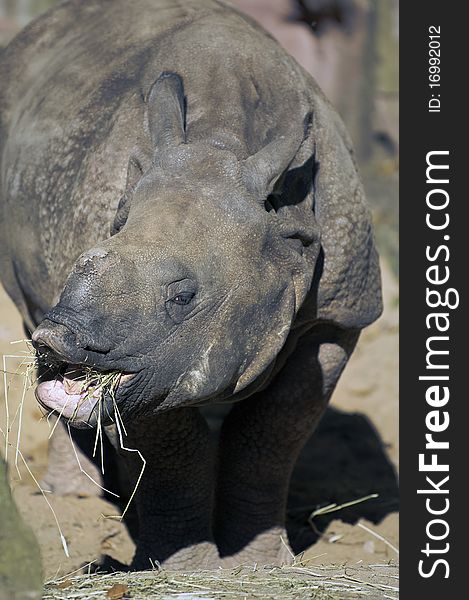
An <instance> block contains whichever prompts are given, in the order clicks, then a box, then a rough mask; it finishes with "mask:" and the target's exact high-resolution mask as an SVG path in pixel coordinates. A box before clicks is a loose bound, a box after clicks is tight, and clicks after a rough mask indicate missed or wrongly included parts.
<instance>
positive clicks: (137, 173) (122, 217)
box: [111, 154, 144, 235]
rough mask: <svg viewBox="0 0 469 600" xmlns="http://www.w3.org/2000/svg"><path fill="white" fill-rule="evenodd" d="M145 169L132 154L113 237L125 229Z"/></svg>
mask: <svg viewBox="0 0 469 600" xmlns="http://www.w3.org/2000/svg"><path fill="white" fill-rule="evenodd" d="M143 172H144V167H143V166H142V160H141V159H139V157H138V156H137V155H136V154H132V155H131V157H130V158H129V164H128V165H127V179H126V182H125V191H124V193H123V194H122V196H121V199H120V200H119V204H118V206H117V212H116V216H115V218H114V222H113V224H112V225H111V235H115V234H116V233H118V232H119V231H120V230H121V229H122V227H124V225H125V223H126V221H127V217H128V216H129V210H130V201H131V197H132V192H133V190H134V188H135V186H136V185H137V183H138V181H139V179H140V178H141V176H142V175H143Z"/></svg>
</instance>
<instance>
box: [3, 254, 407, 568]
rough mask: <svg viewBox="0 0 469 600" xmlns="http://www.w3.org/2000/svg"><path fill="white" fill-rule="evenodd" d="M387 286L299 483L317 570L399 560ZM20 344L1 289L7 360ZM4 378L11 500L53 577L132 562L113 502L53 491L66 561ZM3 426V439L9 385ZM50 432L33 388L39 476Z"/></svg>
mask: <svg viewBox="0 0 469 600" xmlns="http://www.w3.org/2000/svg"><path fill="white" fill-rule="evenodd" d="M383 280H384V281H383V283H384V291H385V312H384V315H383V317H382V318H381V319H380V320H379V321H378V322H377V323H375V324H373V325H372V326H371V327H370V328H368V329H367V330H366V331H365V332H364V333H363V335H362V337H361V339H360V342H359V345H358V347H357V349H356V351H355V354H354V355H353V357H352V359H351V361H350V363H349V365H348V367H347V369H346V371H345V373H344V375H343V377H342V379H341V381H340V384H339V386H338V388H337V390H336V393H335V395H334V397H333V401H332V405H331V409H330V410H329V411H328V413H327V414H326V416H325V417H324V419H323V421H322V423H321V425H320V427H319V429H318V431H317V432H316V434H315V435H314V436H313V437H312V439H311V441H310V442H309V443H308V444H307V446H306V448H305V451H304V452H303V454H302V456H301V458H300V460H299V463H298V465H297V468H296V470H295V473H294V476H293V481H292V486H291V493H290V499H289V507H288V513H289V537H290V541H291V543H292V546H293V548H294V550H295V552H296V553H298V554H301V553H303V560H304V561H307V564H310V565H319V564H325V565H330V564H341V565H343V564H347V565H357V564H381V563H387V562H389V561H396V560H397V558H398V555H397V552H396V548H397V547H398V516H397V509H398V505H397V502H398V501H397V498H398V492H397V479H396V469H397V460H398V383H397V372H398V371H397V366H398V317H397V308H398V288H397V284H396V282H395V280H394V278H393V276H392V275H391V273H390V270H389V269H388V268H387V267H386V265H385V264H383ZM23 337H24V334H23V331H22V326H21V320H20V318H19V316H18V313H17V311H16V309H15V307H14V306H13V304H12V303H11V302H10V300H9V299H8V297H7V296H6V294H5V293H4V292H3V290H1V289H0V353H1V354H3V355H5V356H7V357H8V356H9V355H17V356H20V357H21V355H22V354H21V353H22V351H23V349H24V345H22V344H21V343H17V344H12V343H11V342H14V341H16V340H20V339H22V338H23ZM5 360H6V366H7V370H8V371H9V372H15V371H16V370H19V371H20V372H24V370H25V368H24V367H20V366H19V365H20V363H21V361H22V359H21V358H9V357H8V358H6V359H5ZM6 379H7V386H8V407H9V415H10V416H9V419H10V427H11V431H10V433H9V439H10V442H11V445H12V447H10V448H9V451H8V455H9V456H8V459H9V460H8V462H9V465H10V477H11V481H12V487H13V490H14V497H15V499H16V502H17V504H18V506H19V508H20V511H21V512H22V514H23V516H24V518H25V520H26V521H27V522H28V523H29V524H30V525H31V526H32V528H33V530H34V531H35V533H36V535H37V537H38V539H39V543H40V546H41V550H42V556H43V562H44V569H45V573H46V577H48V578H51V577H57V576H61V575H63V574H66V573H69V572H71V571H74V570H75V569H78V568H79V567H81V566H82V565H83V564H85V563H89V562H91V561H95V563H94V564H97V563H99V561H100V560H101V557H102V556H103V555H109V556H112V557H114V558H116V559H118V560H119V561H121V562H124V563H128V562H129V561H130V560H131V557H132V552H133V543H132V541H131V540H130V537H129V535H128V534H127V531H126V529H125V527H124V525H123V524H121V523H120V522H119V521H116V520H115V519H109V518H106V516H110V515H115V514H116V508H115V507H114V506H113V505H111V504H109V503H108V502H105V501H104V500H103V499H101V498H95V497H86V498H78V497H73V496H67V497H58V496H52V495H50V494H49V495H47V498H48V500H49V502H50V504H51V505H52V506H53V508H54V511H55V514H56V516H57V520H58V522H59V523H60V527H61V528H62V530H63V533H64V536H65V539H66V540H67V544H68V548H69V552H70V558H67V557H66V556H65V554H64V551H63V548H62V544H61V541H60V536H59V532H58V527H57V524H56V522H55V519H54V516H53V514H52V511H51V510H50V508H49V507H48V505H47V503H46V500H45V498H44V497H43V495H41V493H40V492H39V490H38V488H37V486H36V485H35V484H34V481H33V480H32V478H31V476H30V475H29V474H28V472H27V469H26V467H25V466H24V464H23V463H22V461H21V457H20V456H18V457H15V450H14V446H15V445H16V440H17V425H18V422H19V417H20V415H19V414H17V409H18V406H19V403H20V399H21V397H22V388H23V383H24V377H23V376H21V375H18V376H11V375H7V378H6ZM15 414H16V418H15ZM214 418H215V419H216V415H215V417H214ZM13 420H14V423H13V425H12V424H11V422H12V421H13ZM0 427H1V428H2V431H3V432H5V430H6V414H5V400H4V390H3V386H2V393H1V396H0ZM49 432H50V429H49V426H48V424H47V422H46V421H45V420H44V419H43V418H42V419H41V413H40V411H39V409H38V407H37V405H36V402H35V399H34V394H33V392H32V390H28V391H27V393H26V396H25V400H24V403H23V414H22V427H21V437H20V448H21V451H22V453H23V455H24V457H25V459H26V461H27V463H28V466H29V468H30V469H31V471H32V473H33V474H34V476H35V477H36V478H40V477H41V475H42V474H43V473H44V469H45V465H46V461H47V443H48V436H49ZM0 439H2V440H3V436H2V435H1V434H0ZM2 446H4V444H2ZM4 450H5V448H4V447H3V449H2V451H3V453H4ZM15 458H17V461H16V462H17V465H18V469H16V467H15ZM20 476H21V478H20ZM370 494H378V497H377V498H373V499H369V500H367V501H365V502H362V503H360V504H357V505H355V506H353V507H350V508H343V509H341V510H339V511H336V512H332V513H330V514H327V515H324V516H315V517H314V518H313V519H310V520H309V521H308V517H309V516H310V515H311V513H312V512H313V511H315V510H317V509H318V508H320V507H324V506H328V505H330V504H332V503H337V504H339V505H340V504H343V503H346V502H350V501H353V500H356V499H359V498H362V497H365V496H368V495H370ZM382 538H384V541H383V539H382Z"/></svg>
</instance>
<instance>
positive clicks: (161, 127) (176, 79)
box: [148, 72, 186, 152]
mask: <svg viewBox="0 0 469 600" xmlns="http://www.w3.org/2000/svg"><path fill="white" fill-rule="evenodd" d="M185 112H186V111H185V98H184V87H183V84H182V79H181V77H180V76H179V75H178V74H177V73H171V72H164V73H162V74H161V75H160V76H159V77H158V79H157V80H156V81H155V83H154V84H153V85H152V87H151V89H150V93H149V95H148V127H149V130H150V137H151V141H152V146H153V150H154V152H156V151H158V150H159V149H161V148H165V147H168V146H177V145H178V144H182V143H184V142H185V139H186V132H185Z"/></svg>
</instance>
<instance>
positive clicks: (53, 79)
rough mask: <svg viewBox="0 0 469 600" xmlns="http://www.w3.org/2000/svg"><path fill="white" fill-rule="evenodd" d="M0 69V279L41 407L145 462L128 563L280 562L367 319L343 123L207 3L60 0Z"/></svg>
mask: <svg viewBox="0 0 469 600" xmlns="http://www.w3.org/2000/svg"><path fill="white" fill-rule="evenodd" d="M0 81H1V92H0V115H1V123H0V127H1V129H0V156H1V188H0V195H1V231H0V240H1V245H2V252H1V275H2V281H3V284H4V286H5V288H6V290H7V292H8V294H9V295H10V296H11V298H12V299H13V300H14V302H15V303H16V305H17V307H18V309H19V311H20V313H21V315H22V318H23V320H24V323H25V326H26V328H27V330H28V331H29V332H31V334H32V339H33V341H34V344H35V346H36V348H37V351H38V354H39V356H40V357H41V356H42V357H46V358H44V361H45V363H44V364H45V365H46V366H47V368H44V369H43V372H42V374H41V383H40V384H39V385H38V388H37V397H38V399H39V401H40V402H41V404H42V405H43V406H44V407H46V408H47V409H48V410H51V411H54V412H55V413H56V414H58V415H60V416H61V418H62V420H64V421H66V422H67V423H69V424H71V425H73V426H74V427H75V428H80V427H81V428H87V427H92V428H93V427H96V426H97V425H98V424H100V425H102V426H105V425H108V427H109V428H112V426H113V427H114V428H115V427H116V426H117V427H118V428H119V436H120V437H121V440H120V441H121V446H122V448H124V449H125V448H127V449H128V451H124V450H122V449H121V451H120V454H121V456H122V457H123V460H124V461H125V463H126V465H127V468H128V470H129V473H130V477H131V478H132V477H133V480H134V481H135V480H136V479H137V475H138V473H139V472H140V467H141V463H140V460H139V455H138V454H137V452H136V451H137V450H138V452H139V453H140V455H141V456H142V457H143V458H144V459H145V461H146V469H145V471H144V473H143V477H142V479H141V481H140V483H139V486H138V488H137V492H136V496H135V502H136V507H137V512H138V518H139V532H138V543H137V549H136V554H135V558H134V560H133V563H132V568H135V569H144V568H149V567H150V566H151V564H154V563H155V561H158V563H160V564H163V565H167V566H169V567H171V568H181V569H184V568H199V567H212V566H213V567H216V566H218V565H231V564H238V563H246V562H247V563H249V562H251V563H260V564H262V563H269V564H278V563H281V562H283V561H285V560H286V557H288V555H289V553H288V552H287V550H288V543H287V538H286V534H285V506H286V497H287V492H288V487H289V479H290V475H291V472H292V468H293V466H294V464H295V461H296V458H297V456H298V453H299V451H300V449H301V448H302V446H303V444H304V443H305V442H306V440H307V439H308V438H309V436H310V434H311V433H312V431H313V429H314V427H315V426H316V424H317V423H318V420H319V419H320V417H321V415H322V413H323V412H324V410H325V407H326V405H327V403H328V400H329V398H330V396H331V393H332V391H333V389H334V387H335V385H336V383H337V380H338V378H339V376H340V374H341V372H342V370H343V368H344V367H345V365H346V363H347V360H348V359H349V357H350V355H351V353H352V351H353V349H354V346H355V344H356V342H357V339H358V337H359V333H360V331H361V330H362V329H363V328H364V327H365V326H367V325H368V324H370V323H371V322H373V321H374V320H375V319H376V318H377V317H378V316H379V314H380V311H381V292H380V275H379V266H378V257H377V252H376V250H375V245H374V241H373V232H372V225H371V218H370V212H369V209H368V207H367V205H366V202H365V199H364V193H363V188H362V185H361V183H360V179H359V175H358V174H357V168H356V165H355V163H354V158H353V151H352V147H351V143H350V140H349V137H348V135H347V133H346V131H345V129H344V125H343V123H342V122H341V119H340V118H339V117H338V115H337V114H336V112H335V111H334V109H333V108H332V107H331V106H330V104H329V103H328V101H327V100H326V99H325V98H324V96H323V94H322V92H321V91H320V90H319V89H318V87H317V85H316V83H315V82H314V81H313V79H312V78H311V77H310V76H309V75H308V74H307V73H306V72H305V71H304V70H303V69H302V68H301V67H300V66H299V65H298V64H297V63H296V62H295V60H294V59H293V58H292V57H290V56H289V55H288V54H287V53H286V52H285V51H284V50H283V49H282V48H281V47H280V46H279V45H278V44H277V43H276V41H275V40H274V39H273V38H271V37H270V36H269V35H268V34H266V33H265V32H264V31H263V30H262V29H261V28H260V26H258V25H257V24H256V23H254V21H252V20H250V19H249V18H248V17H246V16H244V15H243V14H241V13H240V12H238V11H236V10H235V9H233V8H231V7H230V6H228V5H226V4H225V3H223V2H221V1H218V0H184V1H175V0H133V1H132V2H129V1H128V0H112V1H111V0H86V1H83V0H68V1H66V2H63V3H60V4H59V5H57V7H56V8H54V9H53V10H51V11H50V12H48V13H46V14H45V15H44V16H43V17H41V18H40V19H38V20H36V21H35V22H33V23H32V24H30V25H29V26H28V27H26V29H24V30H23V31H22V32H21V33H20V34H19V35H18V36H17V37H16V38H15V39H14V40H13V41H12V42H11V43H10V45H9V46H8V47H7V48H6V49H5V50H4V51H3V52H2V54H1V55H0ZM85 371H86V373H87V376H85V375H84V373H85ZM90 373H91V375H90ZM116 373H117V374H118V380H117V381H115V380H113V381H115V385H114V386H113V387H112V389H111V388H110V387H105V386H104V385H100V384H99V383H97V382H99V381H102V380H103V378H105V376H106V374H111V376H112V374H116ZM221 403H231V404H232V408H231V410H230V412H229V414H227V416H226V418H225V420H224V422H223V426H222V428H221V431H220V435H219V439H218V446H217V448H216V449H215V448H214V447H213V445H212V437H211V436H210V432H209V428H208V426H207V423H206V420H205V418H204V417H203V415H202V414H201V407H204V406H207V405H212V404H221ZM112 423H114V425H112ZM119 436H118V437H119ZM131 450H133V452H132V451H131ZM66 476H67V474H66V473H65V472H64V473H62V474H61V477H62V479H63V480H64V481H65V480H66Z"/></svg>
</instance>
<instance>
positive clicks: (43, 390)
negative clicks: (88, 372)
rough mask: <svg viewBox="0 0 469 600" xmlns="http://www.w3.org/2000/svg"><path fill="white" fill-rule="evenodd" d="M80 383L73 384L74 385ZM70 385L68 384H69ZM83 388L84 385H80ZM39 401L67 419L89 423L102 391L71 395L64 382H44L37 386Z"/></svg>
mask: <svg viewBox="0 0 469 600" xmlns="http://www.w3.org/2000/svg"><path fill="white" fill-rule="evenodd" d="M74 384H80V382H72V385H74ZM67 385H68V384H67ZM80 387H81V388H83V383H81V384H80ZM36 393H37V395H38V398H39V400H40V401H41V402H42V403H43V404H44V405H45V406H47V407H48V408H50V409H51V410H55V411H56V412H58V413H59V414H61V415H62V416H63V417H64V418H65V419H73V421H88V420H89V418H90V416H91V413H92V411H93V408H94V407H95V405H96V402H97V401H98V400H99V399H100V396H101V390H99V389H97V390H94V391H93V392H92V393H88V394H87V393H86V392H85V391H84V392H82V393H69V392H67V391H66V388H65V385H64V383H63V382H62V381H59V380H57V379H56V380H53V381H44V382H42V383H40V384H39V385H38V386H37V390H36Z"/></svg>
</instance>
